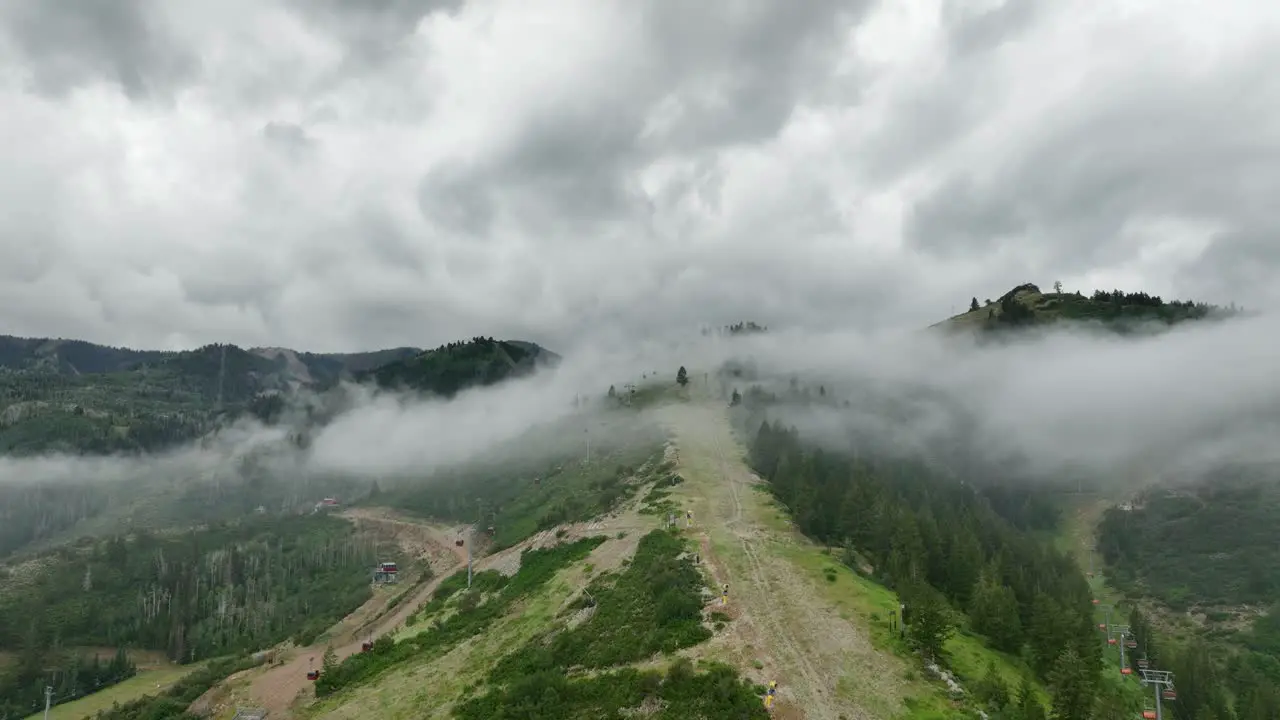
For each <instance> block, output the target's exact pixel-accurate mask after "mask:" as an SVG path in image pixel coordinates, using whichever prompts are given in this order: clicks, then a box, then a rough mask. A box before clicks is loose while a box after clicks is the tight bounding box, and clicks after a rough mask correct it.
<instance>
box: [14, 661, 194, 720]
mask: <svg viewBox="0 0 1280 720" xmlns="http://www.w3.org/2000/svg"><path fill="white" fill-rule="evenodd" d="M200 667H203V664H202V663H198V664H196V665H169V666H165V667H157V668H155V669H151V670H138V674H137V675H135V676H133V677H131V678H129V679H128V680H125V681H124V682H122V683H118V684H116V685H112V686H111V687H109V688H106V689H103V690H100V691H98V692H96V693H93V694H92V695H86V696H84V697H82V698H80V699H79V700H73V701H72V702H69V703H65V704H63V705H54V706H53V708H51V709H50V710H49V718H50V720H82V718H87V717H92V716H94V715H96V714H97V712H98V711H99V710H109V709H110V708H111V706H112V705H113V704H117V703H118V704H120V705H124V704H125V703H128V702H132V701H134V700H137V699H138V698H141V697H143V696H145V695H154V694H156V693H159V692H163V691H165V690H167V689H169V688H170V687H172V686H173V684H174V683H176V682H177V681H178V680H180V679H182V677H183V676H185V675H187V674H189V673H191V672H192V671H194V670H196V669H198V668H200ZM43 716H44V714H43V711H41V712H40V713H36V714H35V715H32V716H31V718H32V720H35V719H37V718H41V717H43Z"/></svg>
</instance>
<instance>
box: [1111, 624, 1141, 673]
mask: <svg viewBox="0 0 1280 720" xmlns="http://www.w3.org/2000/svg"><path fill="white" fill-rule="evenodd" d="M1112 629H1113V630H1114V631H1115V633H1116V639H1117V640H1118V642H1117V643H1116V645H1117V646H1118V647H1119V648H1120V672H1121V673H1122V674H1124V675H1128V674H1129V673H1130V672H1132V671H1130V670H1129V664H1128V663H1126V662H1125V658H1124V648H1125V645H1126V644H1127V643H1131V642H1133V640H1132V639H1131V636H1130V635H1129V626H1128V625H1116V626H1115V627H1114V628H1112ZM1133 644H1134V645H1135V646H1136V645H1137V643H1136V642H1133Z"/></svg>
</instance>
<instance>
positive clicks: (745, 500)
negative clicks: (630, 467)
mask: <svg viewBox="0 0 1280 720" xmlns="http://www.w3.org/2000/svg"><path fill="white" fill-rule="evenodd" d="M712 402H714V401H710V402H706V403H703V404H693V403H690V404H679V405H673V406H669V407H666V408H663V409H661V410H660V411H659V413H660V416H661V417H662V420H663V421H664V423H666V424H667V425H668V426H669V427H671V428H672V429H673V430H674V431H675V434H676V444H677V446H678V448H679V466H680V472H681V474H682V475H684V477H685V478H686V483H684V485H687V486H689V487H688V488H687V489H686V490H685V491H684V492H687V493H689V494H691V495H692V497H691V498H689V499H690V500H691V501H692V503H693V506H694V511H695V516H696V517H698V518H699V521H698V522H696V523H695V524H696V526H697V527H696V528H695V534H700V538H699V540H700V544H701V546H702V548H703V551H704V553H706V554H707V555H708V559H709V560H710V567H711V569H712V574H713V575H714V576H715V579H716V582H717V583H728V584H729V587H730V592H729V607H728V608H727V610H728V611H729V613H730V615H734V616H736V617H737V621H736V622H735V623H734V626H736V629H735V632H738V633H740V634H741V635H742V638H741V642H742V643H743V644H744V646H745V647H747V648H748V649H749V650H750V652H751V653H752V654H754V655H755V656H756V657H758V658H759V660H760V661H761V662H762V663H763V664H764V666H765V667H764V671H763V673H764V674H765V675H767V676H768V677H767V679H773V680H777V681H778V683H779V689H778V696H779V699H778V704H777V705H776V706H775V713H774V715H775V717H779V718H815V719H822V720H827V719H829V720H837V719H838V718H849V719H850V720H852V719H853V718H879V717H889V716H892V715H897V714H899V713H900V712H901V711H902V710H903V708H902V706H901V695H902V693H901V691H900V689H899V688H897V687H895V685H896V684H897V682H898V678H900V677H901V674H900V673H902V672H903V669H904V668H901V667H899V666H900V663H899V662H895V661H894V660H892V659H889V658H887V657H886V656H885V655H883V654H881V653H879V652H878V651H876V650H875V649H874V647H872V645H871V641H870V639H869V638H868V637H867V635H866V634H865V632H864V631H863V630H861V629H860V628H857V627H855V626H854V625H853V624H852V623H850V622H848V621H846V620H844V619H842V618H841V617H840V615H839V613H838V612H837V611H836V610H835V608H833V607H832V606H831V605H830V604H828V603H827V602H826V601H825V600H824V599H823V598H822V597H821V596H820V595H819V594H818V593H817V592H816V588H814V587H813V585H812V584H811V581H810V580H809V579H808V578H806V577H805V575H804V573H803V572H802V571H801V570H800V569H799V568H797V567H796V566H794V565H793V564H792V563H791V562H790V561H789V560H788V559H786V558H785V557H784V556H783V554H782V552H781V551H782V550H783V549H785V548H786V547H787V546H794V544H795V543H797V542H807V541H805V540H803V538H800V537H798V536H797V534H796V533H794V532H792V531H789V530H779V529H778V528H777V527H776V525H777V524H776V523H774V525H775V526H774V527H772V528H771V527H769V525H768V524H767V523H766V522H765V520H766V519H767V518H769V517H771V516H772V515H773V514H774V513H776V512H777V511H776V510H775V509H774V508H772V507H771V505H770V504H769V502H768V501H767V500H766V499H765V498H764V497H763V496H762V494H761V493H760V492H759V489H758V487H757V486H759V485H760V484H761V481H760V480H759V478H757V477H756V476H755V475H754V474H753V473H751V471H750V470H749V469H748V468H747V467H746V465H745V464H744V462H743V460H742V457H743V449H742V446H741V445H740V444H739V443H738V442H737V441H736V440H735V439H734V437H733V433H732V431H731V430H730V427H729V421H728V417H727V414H726V412H725V409H724V408H723V406H721V405H719V403H715V404H712ZM681 487H683V486H681ZM699 528H700V531H699ZM744 659H745V658H744ZM895 675H896V676H897V677H895ZM762 679H763V678H762Z"/></svg>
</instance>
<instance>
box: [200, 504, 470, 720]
mask: <svg viewBox="0 0 1280 720" xmlns="http://www.w3.org/2000/svg"><path fill="white" fill-rule="evenodd" d="M343 516H344V517H346V518H348V519H349V520H351V521H352V522H354V523H356V525H357V527H359V528H360V529H361V530H362V531H365V532H371V533H374V534H375V535H378V536H382V537H385V538H386V539H390V540H393V541H395V542H397V543H398V544H400V546H401V547H402V548H403V549H405V551H406V553H407V554H408V555H409V556H410V557H416V558H421V559H424V560H426V561H427V562H428V563H429V564H430V566H431V569H432V571H433V573H434V576H433V577H432V579H431V581H430V582H428V583H426V584H424V585H422V586H421V587H419V588H418V589H417V590H416V591H415V592H414V593H413V595H412V596H411V597H409V598H406V599H405V600H403V601H401V602H400V604H399V605H397V606H396V607H395V608H394V609H391V610H388V608H387V606H388V605H389V604H390V602H391V600H392V599H393V598H395V597H396V596H397V595H398V594H399V592H398V591H396V590H394V589H389V588H388V589H384V590H382V591H380V592H378V593H376V594H375V595H374V596H373V597H372V598H370V599H369V601H368V602H366V603H365V604H363V605H361V606H360V607H359V608H357V609H356V610H355V611H354V612H352V613H351V614H350V615H348V616H346V617H345V618H343V619H342V620H341V621H339V622H338V623H337V624H335V625H334V626H333V627H332V628H330V629H329V631H328V632H327V633H326V634H327V635H328V638H329V639H328V640H327V641H323V642H319V641H318V642H316V643H314V644H312V645H310V646H308V647H302V648H290V649H287V650H285V651H284V653H283V657H284V663H283V664H281V665H276V666H273V667H268V668H265V669H259V670H255V671H250V672H249V673H248V674H247V675H248V677H249V683H248V686H247V690H248V697H245V698H237V701H236V704H238V705H245V706H250V705H252V706H258V707H262V708H265V709H266V710H267V711H268V717H270V718H271V720H284V719H285V718H290V717H292V714H291V713H290V706H291V705H293V703H294V701H295V700H296V699H297V698H298V696H299V695H305V694H309V693H310V692H311V690H310V687H311V681H309V680H307V670H308V669H309V668H310V667H312V666H313V663H314V667H315V668H316V669H319V667H320V662H321V658H322V657H323V656H324V651H325V647H326V646H328V645H332V647H333V651H334V653H335V654H336V655H337V656H338V660H342V659H344V658H346V657H348V656H350V655H354V654H355V653H357V652H360V649H361V644H362V643H363V642H364V641H365V640H366V639H367V638H369V637H370V636H372V637H373V638H375V639H376V638H378V637H380V636H381V635H384V634H386V633H390V632H393V631H394V630H395V629H396V628H398V627H400V626H401V625H403V624H404V622H405V620H406V619H407V618H408V617H409V615H411V614H413V611H414V610H415V609H417V608H418V607H419V606H420V605H422V604H423V603H425V602H426V601H427V600H428V599H429V598H430V597H431V593H433V592H435V589H436V587H437V586H438V585H439V584H440V582H441V581H443V580H444V579H445V578H447V577H448V576H449V575H451V574H452V573H453V572H455V571H456V570H457V569H459V568H462V567H465V566H466V558H467V554H466V548H465V547H456V546H455V545H454V539H455V538H456V537H458V530H457V529H456V528H444V527H440V526H436V525H430V524H427V523H423V522H415V521H413V520H410V519H407V518H404V517H402V516H399V515H396V514H394V513H392V512H391V511H389V510H385V509H381V508H360V509H356V510H350V511H347V512H345V513H343ZM199 702H200V701H199V700H197V703H199ZM193 707H194V705H193Z"/></svg>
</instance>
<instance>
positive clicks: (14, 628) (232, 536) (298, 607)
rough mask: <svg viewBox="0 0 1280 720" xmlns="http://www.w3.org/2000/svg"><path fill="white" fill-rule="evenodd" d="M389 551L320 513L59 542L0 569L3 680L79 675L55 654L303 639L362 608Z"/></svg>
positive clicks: (216, 652) (194, 650) (169, 650)
mask: <svg viewBox="0 0 1280 720" xmlns="http://www.w3.org/2000/svg"><path fill="white" fill-rule="evenodd" d="M397 555H398V552H397V551H396V549H395V548H391V547H379V546H377V545H375V544H373V543H371V542H368V541H363V540H360V539H359V538H358V537H357V536H356V535H355V534H354V530H353V528H352V526H351V525H350V524H349V523H347V522H345V521H342V520H338V519H336V518H330V517H327V516H324V515H315V516H294V517H284V518H267V517H255V516H251V517H249V518H246V519H245V520H244V521H242V522H239V523H236V524H232V525H224V526H217V527H210V528H206V529H200V530H189V531H186V532H173V533H161V534H151V533H145V532H142V533H134V534H132V535H128V536H125V535H114V536H112V537H109V538H105V539H102V540H96V541H94V540H88V541H85V542H82V543H77V544H75V545H69V546H63V547H60V548H59V549H58V550H56V551H53V552H50V553H47V554H44V555H41V556H39V557H38V558H36V559H34V560H31V561H28V562H26V563H23V564H21V565H18V566H15V567H7V568H3V569H0V572H3V574H4V577H3V581H2V582H0V647H7V648H20V649H21V658H20V661H19V663H18V665H17V666H16V668H15V669H14V670H12V671H10V672H9V674H8V675H7V676H6V677H5V678H4V681H3V682H4V683H5V684H7V686H9V687H14V688H19V689H21V690H23V691H24V692H27V693H28V694H30V693H31V692H39V691H40V689H41V688H42V687H43V682H44V680H45V679H46V678H47V676H48V675H49V674H50V673H52V675H53V676H54V677H63V676H68V677H70V676H71V675H72V673H83V669H79V668H78V666H76V665H73V664H72V665H69V664H67V663H69V662H70V660H69V659H68V658H66V657H63V656H60V655H59V654H58V653H57V652H56V651H55V649H56V648H59V647H72V646H94V647H131V648H142V649H153V650H162V651H164V652H165V653H166V654H168V656H169V657H170V658H172V659H173V660H175V661H180V662H191V661H194V660H201V659H204V658H209V657H214V656H223V655H232V654H236V653H242V652H249V651H254V650H258V649H261V648H264V647H268V646H270V645H272V644H274V643H276V642H279V641H281V640H283V639H285V638H288V637H293V638H295V639H297V640H298V641H300V642H309V641H310V640H311V639H312V638H314V637H315V636H316V635H317V634H319V633H320V632H321V631H322V630H324V629H325V628H327V627H329V626H330V625H331V624H333V622H335V621H336V620H337V619H339V618H341V617H342V616H344V615H345V614H347V613H348V612H350V611H352V610H354V609H355V608H356V607H358V606H359V605H360V604H361V603H362V602H364V601H365V600H366V599H367V598H368V597H369V593H370V589H369V579H370V568H372V567H373V566H374V564H375V563H376V562H378V561H381V560H398V559H399V558H398V557H397ZM50 663H53V665H52V666H51V665H50ZM59 663H62V664H61V665H59ZM120 672H121V669H120V668H119V667H118V666H111V669H109V670H102V673H106V674H108V675H112V677H117V679H119V677H120ZM100 674H101V673H100ZM103 677H105V675H103ZM33 688H34V689H33ZM60 698H63V696H60ZM63 699H71V698H70V697H66V698H63Z"/></svg>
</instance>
